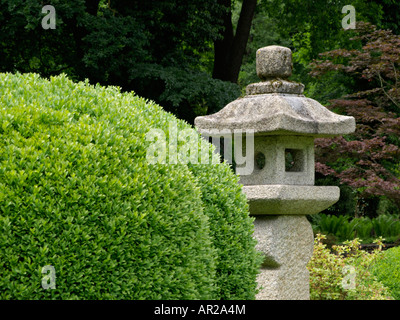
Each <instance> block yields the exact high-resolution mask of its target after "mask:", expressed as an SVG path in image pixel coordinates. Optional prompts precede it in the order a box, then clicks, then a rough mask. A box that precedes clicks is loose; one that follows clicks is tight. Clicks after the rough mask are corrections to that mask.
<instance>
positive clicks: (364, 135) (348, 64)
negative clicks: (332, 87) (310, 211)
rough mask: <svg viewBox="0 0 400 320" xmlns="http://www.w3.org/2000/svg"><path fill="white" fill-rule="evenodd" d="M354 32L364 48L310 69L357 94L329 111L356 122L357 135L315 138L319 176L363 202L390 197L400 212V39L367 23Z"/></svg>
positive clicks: (329, 55)
mask: <svg viewBox="0 0 400 320" xmlns="http://www.w3.org/2000/svg"><path fill="white" fill-rule="evenodd" d="M355 32H356V36H355V37H353V38H352V39H351V40H352V41H358V43H360V44H361V45H360V47H361V48H360V49H351V50H346V49H338V50H333V51H329V52H325V53H322V54H321V55H320V56H321V59H319V60H314V61H313V63H312V64H311V67H312V71H311V73H310V74H311V75H312V76H315V77H318V76H320V75H323V74H326V73H328V72H332V71H333V72H342V73H344V74H347V75H348V76H350V77H351V78H352V79H353V82H354V84H355V85H354V88H355V90H354V91H355V92H353V93H351V94H348V95H346V96H344V97H341V98H340V99H335V100H331V101H330V104H329V106H327V107H328V108H329V109H331V110H334V111H335V112H338V113H342V114H346V115H350V116H353V117H354V118H355V120H356V123H357V127H356V131H355V133H354V134H352V135H347V136H343V137H336V138H329V139H328V138H325V139H316V171H317V172H319V173H321V174H323V175H325V176H326V175H333V176H334V177H336V178H338V179H339V180H340V182H341V183H343V184H347V185H349V186H351V187H353V188H355V190H357V191H358V193H359V197H360V198H368V197H373V196H386V197H387V199H389V200H391V201H392V202H393V203H394V204H396V206H397V207H398V208H400V179H399V178H400V149H399V146H400V139H399V138H400V68H399V66H400V36H398V35H394V34H393V33H392V32H391V31H390V30H377V29H376V27H375V26H373V25H371V24H369V23H364V22H359V23H358V24H357V27H356V30H355Z"/></svg>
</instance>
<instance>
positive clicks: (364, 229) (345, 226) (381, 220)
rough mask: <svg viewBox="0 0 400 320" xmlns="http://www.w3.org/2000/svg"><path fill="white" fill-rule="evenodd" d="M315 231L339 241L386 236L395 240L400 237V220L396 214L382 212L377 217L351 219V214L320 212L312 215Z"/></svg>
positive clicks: (389, 239) (368, 240) (368, 241)
mask: <svg viewBox="0 0 400 320" xmlns="http://www.w3.org/2000/svg"><path fill="white" fill-rule="evenodd" d="M311 220H312V226H313V230H314V232H315V233H318V232H319V233H323V234H326V235H330V236H334V237H335V239H336V240H337V241H339V242H343V241H346V240H352V239H354V238H356V237H357V238H359V239H360V240H361V241H362V242H364V243H372V242H373V240H374V239H377V238H379V237H382V238H384V240H385V242H393V241H396V240H397V239H399V238H400V220H399V217H398V216H396V215H387V214H382V215H380V216H378V217H376V218H373V219H371V218H369V217H361V218H353V219H351V218H350V217H349V216H334V215H325V214H318V215H315V216H311Z"/></svg>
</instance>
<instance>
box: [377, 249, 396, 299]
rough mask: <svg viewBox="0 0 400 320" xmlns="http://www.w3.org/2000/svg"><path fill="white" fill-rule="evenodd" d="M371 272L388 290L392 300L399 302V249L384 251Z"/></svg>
mask: <svg viewBox="0 0 400 320" xmlns="http://www.w3.org/2000/svg"><path fill="white" fill-rule="evenodd" d="M372 272H373V273H374V275H375V276H376V277H377V278H378V280H379V281H380V282H381V283H383V285H384V286H385V287H387V288H389V290H390V294H391V295H392V296H393V298H394V299H396V300H400V247H395V248H392V249H389V250H386V251H385V252H384V253H383V259H380V260H378V261H377V262H376V263H375V264H374V265H373V267H372Z"/></svg>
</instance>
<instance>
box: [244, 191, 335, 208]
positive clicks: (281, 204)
mask: <svg viewBox="0 0 400 320" xmlns="http://www.w3.org/2000/svg"><path fill="white" fill-rule="evenodd" d="M243 192H244V193H245V194H246V197H247V201H248V203H249V207H250V214H251V215H254V216H260V215H309V214H316V213H319V212H321V211H323V210H325V209H327V208H329V207H330V206H331V205H333V204H334V203H336V202H337V201H338V200H339V196H340V189H339V187H337V186H295V185H255V186H243Z"/></svg>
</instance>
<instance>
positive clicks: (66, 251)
mask: <svg viewBox="0 0 400 320" xmlns="http://www.w3.org/2000/svg"><path fill="white" fill-rule="evenodd" d="M171 121H176V123H177V126H178V130H184V129H188V128H190V127H189V125H188V124H186V123H185V122H183V121H179V120H177V119H176V118H175V117H174V116H173V115H172V114H169V113H167V112H165V111H163V109H162V108H161V107H160V106H158V105H156V104H154V103H152V102H150V101H146V100H145V99H142V98H140V97H137V96H135V95H134V94H133V93H122V92H121V91H120V90H119V88H116V87H102V86H99V85H96V86H92V85H89V83H88V82H87V81H86V82H80V83H74V82H72V81H70V80H69V79H68V78H66V77H65V75H60V76H56V77H52V78H50V79H49V80H46V79H42V78H40V77H39V76H38V75H37V74H16V75H13V74H10V73H2V74H0V298H1V299H252V298H254V296H255V292H256V274H257V270H258V267H259V262H260V259H259V254H258V253H257V252H256V250H255V240H253V238H252V232H253V225H252V219H251V218H250V217H249V216H248V207H247V203H246V199H245V196H244V195H243V193H242V192H241V189H240V188H241V187H240V185H239V184H238V183H237V182H238V180H237V177H236V176H235V175H234V173H233V172H232V171H231V170H230V168H229V166H228V165H227V164H226V163H218V164H213V165H198V164H172V165H171V164H162V163H156V164H152V163H149V161H147V159H146V154H147V150H148V148H149V141H148V140H147V139H146V133H148V132H149V130H151V129H153V128H156V129H161V130H164V131H165V132H166V137H167V140H168V132H167V130H168V127H169V123H170V122H171ZM205 144H208V143H207V142H205V141H202V140H201V139H199V145H205ZM210 150H211V149H210ZM210 154H213V153H212V150H211V151H210ZM212 156H213V157H217V155H215V154H213V155H212ZM217 162H218V161H217ZM49 265H51V266H53V267H54V270H55V276H56V278H55V288H54V289H51V288H50V289H45V286H44V285H43V281H44V279H45V276H46V274H43V273H42V270H43V267H45V266H49ZM46 281H47V280H46Z"/></svg>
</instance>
